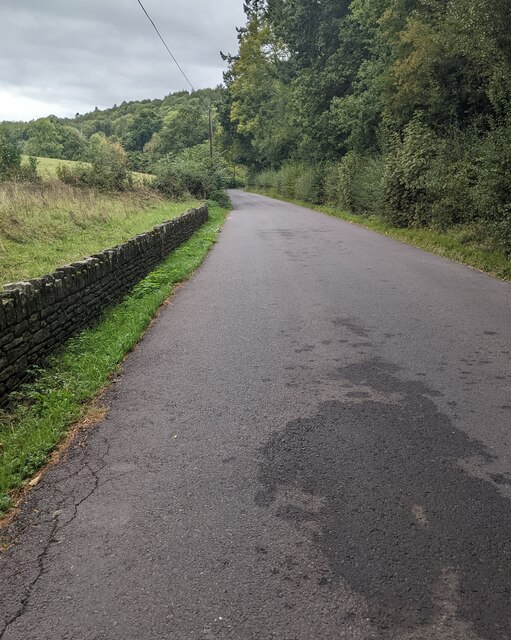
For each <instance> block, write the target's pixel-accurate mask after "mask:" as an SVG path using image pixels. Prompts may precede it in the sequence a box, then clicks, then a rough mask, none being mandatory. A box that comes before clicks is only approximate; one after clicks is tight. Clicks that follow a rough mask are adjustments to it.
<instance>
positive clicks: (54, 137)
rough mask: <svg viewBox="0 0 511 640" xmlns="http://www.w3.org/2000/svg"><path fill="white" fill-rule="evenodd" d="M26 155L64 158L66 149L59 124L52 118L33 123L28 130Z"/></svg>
mask: <svg viewBox="0 0 511 640" xmlns="http://www.w3.org/2000/svg"><path fill="white" fill-rule="evenodd" d="M28 136H29V137H28V142H27V144H26V145H25V153H27V154H28V155H32V156H43V157H45V158H62V151H63V149H64V147H63V145H62V142H61V137H60V134H59V129H58V126H57V124H56V123H55V122H54V121H53V120H52V119H50V118H41V119H40V120H36V121H35V122H33V123H32V124H31V125H30V126H29V129H28Z"/></svg>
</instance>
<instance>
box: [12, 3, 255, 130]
mask: <svg viewBox="0 0 511 640" xmlns="http://www.w3.org/2000/svg"><path fill="white" fill-rule="evenodd" d="M1 5H2V6H1V8H0V92H1V93H2V95H5V94H6V92H9V91H10V92H12V93H13V94H14V93H16V94H17V95H18V96H19V95H21V96H26V97H27V98H31V99H35V100H40V101H43V102H45V103H49V104H50V105H54V111H55V112H56V113H57V112H61V113H62V112H63V111H67V112H68V113H74V112H76V111H80V112H83V111H86V110H90V109H92V108H94V106H96V105H97V106H99V107H106V106H110V105H111V104H113V103H115V102H117V103H120V102H122V101H123V100H133V99H142V98H156V97H162V96H164V95H165V94H167V93H169V92H172V91H178V90H180V89H185V88H188V86H187V84H186V82H185V80H184V79H183V78H182V76H181V75H180V74H179V71H178V70H177V68H176V67H175V66H174V65H173V63H172V61H171V59H170V57H169V56H168V54H167V53H166V51H165V50H164V48H163V45H162V44H161V42H160V41H159V40H158V38H157V36H156V33H155V32H154V31H153V30H152V27H151V25H150V24H149V22H148V21H147V19H146V17H145V16H144V14H143V13H142V11H141V9H140V7H139V5H138V3H137V1H136V0H2V1H1ZM144 5H145V6H146V9H147V10H148V12H149V13H150V14H151V16H152V17H153V19H154V20H155V22H156V24H157V26H158V28H159V29H160V31H161V33H162V35H163V36H164V37H165V39H166V40H167V42H168V44H169V46H170V48H171V50H172V51H173V53H174V54H175V55H176V57H177V58H178V60H179V62H180V64H181V65H182V67H183V68H184V70H185V71H186V73H187V75H188V76H189V77H190V80H191V81H192V82H193V83H194V85H195V86H196V88H200V87H205V86H215V85H217V84H219V83H220V82H221V80H222V71H223V70H224V64H223V62H222V60H221V59H220V56H219V51H220V50H223V51H230V52H234V51H235V50H236V47H237V41H236V30H235V27H236V26H239V25H241V24H243V22H244V16H243V9H242V5H243V1H242V0H221V2H213V0H174V1H172V2H171V1H169V0H144ZM2 111H3V109H2V104H1V103H0V120H2V119H3V117H5V115H4V114H3V113H2ZM40 115H45V114H42V113H39V114H34V117H36V116H40Z"/></svg>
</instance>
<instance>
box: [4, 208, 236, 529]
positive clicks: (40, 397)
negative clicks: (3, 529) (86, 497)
mask: <svg viewBox="0 0 511 640" xmlns="http://www.w3.org/2000/svg"><path fill="white" fill-rule="evenodd" d="M228 211H229V208H228V207H219V206H218V205H215V204H211V203H210V209H209V213H210V219H209V221H208V222H207V223H206V224H205V225H204V226H203V227H201V229H199V230H198V231H197V232H196V233H195V234H194V235H193V236H192V237H191V238H190V239H189V240H188V241H187V242H186V243H184V244H183V245H181V246H180V247H179V248H178V249H176V250H175V251H174V252H172V253H171V255H170V256H169V257H168V258H167V260H166V261H165V262H164V263H163V264H162V265H161V266H160V267H159V268H158V269H156V270H155V271H154V272H152V273H151V274H149V275H148V276H147V277H146V278H145V279H144V280H142V282H140V283H139V284H138V285H137V286H136V287H135V289H134V290H133V292H132V293H131V294H130V295H129V296H128V297H127V298H126V299H125V300H124V301H123V302H122V303H121V304H119V305H118V306H116V307H115V308H113V309H111V310H109V311H107V312H106V314H105V316H104V318H103V320H102V321H101V322H100V323H99V324H98V325H97V326H95V327H94V328H92V329H89V330H86V331H84V332H82V333H80V334H79V335H77V336H76V337H75V338H72V339H71V340H70V341H69V342H68V343H67V345H66V347H65V348H64V349H63V350H62V352H61V353H59V354H57V355H56V356H55V357H54V358H53V359H52V360H51V362H50V364H49V366H48V368H46V369H45V370H42V371H41V372H40V373H39V376H38V378H37V380H36V382H34V383H32V384H30V385H27V386H25V387H24V388H23V389H22V390H21V391H20V392H19V393H18V399H17V402H16V404H15V405H13V406H12V407H11V409H10V410H9V411H4V412H3V413H0V516H1V515H2V514H3V513H5V512H6V511H7V510H8V509H9V508H10V507H11V506H12V504H13V500H14V499H15V494H14V493H12V492H13V490H15V489H16V488H19V487H21V486H23V484H24V483H25V481H26V480H27V478H29V477H30V476H31V475H32V474H34V473H35V472H36V471H37V470H38V469H39V468H40V467H41V466H42V465H43V464H44V463H45V462H46V461H47V460H48V459H49V456H50V454H51V452H52V450H53V449H54V448H55V447H56V446H57V444H58V443H59V442H60V441H61V440H62V438H63V437H64V436H65V435H66V433H67V432H68V430H69V427H70V426H71V425H72V424H73V423H76V422H77V421H79V420H80V419H82V418H83V417H84V416H85V415H86V414H87V411H88V410H89V408H90V404H89V401H90V400H91V399H92V398H93V397H94V396H95V395H96V394H97V393H98V392H99V391H101V389H103V388H104V387H105V386H106V385H107V384H108V382H109V380H110V378H111V376H112V375H114V374H115V373H116V372H117V371H118V368H119V364H120V363H121V362H122V360H123V359H124V357H125V355H126V354H127V353H128V352H129V351H130V350H131V349H132V348H133V346H134V345H135V344H136V342H137V341H138V340H139V338H140V336H141V335H142V333H143V332H144V330H145V329H146V328H147V326H148V324H149V322H150V321H151V318H152V317H153V316H154V314H155V313H156V311H157V310H158V308H159V306H160V305H161V304H162V303H163V302H164V301H165V300H166V299H167V298H168V296H169V295H170V294H171V293H172V290H173V288H174V286H175V285H176V284H177V283H179V282H182V281H183V280H185V279H186V278H188V277H189V276H190V275H191V273H193V271H194V270H195V269H197V267H198V266H199V265H200V264H201V262H202V261H203V259H204V258H205V256H206V254H207V253H208V251H209V249H210V248H211V246H212V245H213V243H214V242H215V240H216V237H217V234H218V232H219V230H220V228H221V226H222V224H223V221H224V219H225V216H226V215H227V212H228Z"/></svg>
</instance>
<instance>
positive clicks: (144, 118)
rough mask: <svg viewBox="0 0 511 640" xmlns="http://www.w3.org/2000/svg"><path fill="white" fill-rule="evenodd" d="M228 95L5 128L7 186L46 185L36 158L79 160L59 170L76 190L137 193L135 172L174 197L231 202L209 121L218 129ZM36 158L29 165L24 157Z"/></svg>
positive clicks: (1, 152) (2, 160) (0, 145)
mask: <svg viewBox="0 0 511 640" xmlns="http://www.w3.org/2000/svg"><path fill="white" fill-rule="evenodd" d="M221 95H222V90H221V88H217V89H202V90H200V91H197V92H195V93H193V94H189V93H188V92H186V91H182V92H179V93H174V94H171V95H169V96H167V97H166V98H164V99H162V100H143V101H140V102H129V103H128V102H123V103H122V104H121V105H120V106H117V105H115V106H114V107H112V108H111V109H105V110H99V109H97V108H96V110H95V111H93V112H91V113H88V114H84V115H80V114H76V116H75V117H74V118H69V119H66V118H57V117H55V116H49V117H47V118H40V119H38V120H34V121H31V122H28V123H25V122H3V123H1V124H0V180H4V181H5V180H12V179H16V180H21V181H36V180H38V174H37V168H36V160H35V158H36V157H43V158H55V159H60V160H73V161H78V164H77V165H73V166H69V165H66V164H64V163H62V165H61V166H59V167H58V178H59V179H60V180H61V181H62V182H65V183H67V184H69V185H71V186H75V187H79V186H83V187H90V188H96V189H100V190H103V191H109V190H110V191H123V190H126V189H130V188H132V187H133V180H132V173H131V172H132V171H139V172H146V173H151V174H154V175H155V176H156V178H155V180H153V181H151V182H150V183H149V182H148V183H147V184H146V186H149V184H150V185H151V186H152V187H155V188H156V189H157V190H159V191H160V192H162V193H164V194H165V195H167V196H169V197H172V198H180V197H183V196H186V195H187V194H191V195H193V196H195V197H199V198H211V197H214V198H216V199H217V200H219V201H220V200H221V201H223V200H225V197H224V196H222V190H223V189H224V188H225V186H227V183H228V173H227V166H226V164H225V161H224V158H223V157H222V156H221V155H219V154H217V155H216V157H215V159H214V160H211V159H210V157H209V144H208V142H207V141H208V136H209V117H208V109H207V108H206V105H212V106H213V108H212V113H213V128H214V130H215V131H216V130H218V121H217V116H216V109H215V104H217V103H218V102H219V100H220V98H221ZM23 154H24V155H26V156H29V160H28V162H22V155H23Z"/></svg>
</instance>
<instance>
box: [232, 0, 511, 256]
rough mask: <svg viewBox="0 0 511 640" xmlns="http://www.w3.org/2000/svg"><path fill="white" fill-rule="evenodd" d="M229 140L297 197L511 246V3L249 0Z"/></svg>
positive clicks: (267, 181) (261, 181)
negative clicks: (473, 230) (478, 229)
mask: <svg viewBox="0 0 511 640" xmlns="http://www.w3.org/2000/svg"><path fill="white" fill-rule="evenodd" d="M246 12H247V19H248V20H247V25H246V27H245V28H243V29H241V30H240V32H239V40H240V51H239V55H237V56H235V57H231V56H226V58H227V59H228V62H229V70H228V72H227V73H226V75H225V81H226V85H227V88H228V92H227V98H226V101H225V105H224V108H223V110H221V112H220V118H221V122H222V125H223V137H224V142H225V144H226V145H228V147H229V149H230V150H231V153H232V157H233V159H234V160H235V161H237V162H240V163H244V164H246V165H247V166H248V167H249V168H250V169H251V171H252V174H253V175H254V176H257V177H254V180H255V182H256V183H257V184H258V185H259V186H262V187H269V188H272V189H274V190H277V191H279V192H281V193H282V194H283V195H285V196H287V197H297V198H301V199H304V200H309V201H312V202H329V203H332V204H335V205H338V206H341V207H345V208H349V209H351V210H352V211H354V212H357V211H358V212H364V213H373V212H379V213H382V214H384V215H385V216H386V217H387V218H388V219H389V220H390V221H391V222H392V223H393V224H395V225H398V226H434V227H437V228H446V227H449V226H452V225H458V224H471V225H480V226H483V227H484V228H485V229H486V230H487V231H488V232H489V234H490V235H492V238H493V240H494V241H495V243H497V244H499V245H500V246H501V247H502V248H504V249H505V250H506V251H507V252H508V253H509V254H511V179H510V175H511V174H510V169H511V109H510V107H511V31H510V30H509V25H511V4H510V3H509V2H502V1H501V0H321V1H319V0H314V1H311V0H247V1H246Z"/></svg>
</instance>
